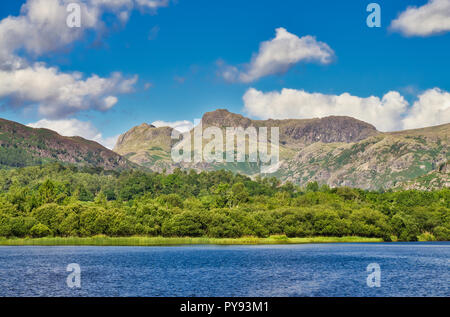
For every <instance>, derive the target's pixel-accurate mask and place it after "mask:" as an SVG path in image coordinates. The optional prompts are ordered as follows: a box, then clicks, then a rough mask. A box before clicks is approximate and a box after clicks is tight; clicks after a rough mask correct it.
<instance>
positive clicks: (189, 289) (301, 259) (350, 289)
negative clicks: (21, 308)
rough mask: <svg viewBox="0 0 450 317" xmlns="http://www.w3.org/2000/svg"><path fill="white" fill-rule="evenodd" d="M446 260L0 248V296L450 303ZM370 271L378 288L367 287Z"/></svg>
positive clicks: (272, 249)
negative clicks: (375, 271)
mask: <svg viewBox="0 0 450 317" xmlns="http://www.w3.org/2000/svg"><path fill="white" fill-rule="evenodd" d="M449 260H450V243H447V242H443V243H377V244H362V243H361V244H308V245H276V246H182V247H63V246H55V247H38V246H21V247H0V296H449V295H450V290H449V284H450V261H449ZM69 263H78V264H79V265H80V268H81V288H79V289H77V288H69V287H68V286H67V284H66V278H67V276H68V274H69V273H68V272H66V267H67V265H68V264H69ZM370 263H378V264H379V265H380V268H381V276H380V277H381V278H380V287H368V286H367V282H366V279H367V276H368V274H369V273H368V272H367V271H366V268H367V265H368V264H370Z"/></svg>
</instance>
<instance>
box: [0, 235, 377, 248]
mask: <svg viewBox="0 0 450 317" xmlns="http://www.w3.org/2000/svg"><path fill="white" fill-rule="evenodd" d="M382 241H383V240H382V239H379V238H364V237H355V236H349V237H310V238H288V237H286V236H270V237H269V238H258V237H242V238H208V237H201V238H189V237H185V238H165V237H142V236H133V237H107V236H94V237H87V238H80V237H64V238H62V237H47V238H10V239H7V238H0V245H3V246H5V245H93V246H171V245H194V244H213V245H256V244H302V243H337V242H382Z"/></svg>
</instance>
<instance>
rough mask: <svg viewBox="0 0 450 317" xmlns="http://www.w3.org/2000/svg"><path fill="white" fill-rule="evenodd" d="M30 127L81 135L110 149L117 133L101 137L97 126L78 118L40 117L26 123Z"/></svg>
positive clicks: (114, 142)
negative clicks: (51, 118)
mask: <svg viewBox="0 0 450 317" xmlns="http://www.w3.org/2000/svg"><path fill="white" fill-rule="evenodd" d="M27 125H28V126H29V127H32V128H45V129H50V130H53V131H56V132H58V133H59V134H61V135H63V136H81V137H83V138H85V139H88V140H93V141H95V142H98V143H100V144H102V145H103V146H105V147H107V148H108V149H112V148H113V147H114V145H115V144H116V141H117V138H118V137H119V135H115V136H112V137H107V138H105V137H103V135H102V133H100V132H99V131H98V130H97V128H96V127H95V126H94V125H93V124H92V123H91V122H89V121H80V120H78V119H65V120H48V119H42V120H39V121H37V122H34V123H29V124H27Z"/></svg>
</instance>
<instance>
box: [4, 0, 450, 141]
mask: <svg viewBox="0 0 450 317" xmlns="http://www.w3.org/2000/svg"><path fill="white" fill-rule="evenodd" d="M39 1H42V0H28V3H29V5H31V4H33V3H32V2H36V5H37V4H38V3H37V2H39ZM91 1H93V2H95V0H89V1H88V5H92V6H93V4H91ZM127 1H129V2H130V3H131V2H133V0H123V2H124V3H125V2H127ZM148 1H149V3H150V2H151V0H148ZM25 2H26V1H2V2H1V4H0V19H5V18H7V17H8V16H14V17H19V16H22V17H23V16H27V14H26V12H25V11H22V13H21V12H20V8H21V6H22V5H23V4H25ZM72 2H75V1H72ZM370 2H371V1H361V0H359V1H357V0H352V1H333V0H329V1H298V0H292V1H288V0H283V1H277V2H274V1H268V0H258V1H253V0H248V1H242V0H239V1H238V0H227V1H210V0H196V1H187V0H177V1H176V2H175V1H166V0H154V2H153V4H154V3H157V4H158V5H157V6H158V8H157V9H154V8H150V7H148V8H141V7H138V6H137V5H136V4H134V5H133V4H132V5H133V7H129V6H128V7H126V9H124V8H125V7H124V8H121V9H120V10H119V9H117V8H102V9H101V10H103V11H101V12H102V13H101V14H100V15H99V16H98V21H97V22H96V23H98V24H96V25H95V26H93V27H91V28H88V29H86V30H84V29H83V25H82V28H81V29H82V30H81V33H80V34H81V35H79V36H74V39H71V40H69V41H68V42H67V43H61V44H58V45H56V44H55V45H49V46H48V47H47V46H46V47H45V49H37V48H36V45H37V44H35V43H32V44H30V45H28V46H27V45H26V44H23V43H26V42H27V41H31V40H30V39H29V38H24V39H23V40H22V41H23V43H22V42H20V41H19V40H18V42H19V43H15V44H14V45H12V44H10V43H9V42H8V41H7V40H2V39H1V38H0V50H2V46H3V47H6V48H5V49H3V50H4V51H7V52H8V53H11V54H10V55H12V56H18V57H19V58H21V59H24V60H25V63H26V64H27V65H28V66H30V65H34V63H37V62H39V63H44V64H43V65H45V67H47V68H55V69H56V70H57V72H58V74H65V73H67V74H72V73H73V72H80V73H81V75H80V76H81V79H82V80H85V79H87V78H89V77H91V76H94V75H95V76H98V77H100V78H111V76H112V75H111V74H112V73H114V72H120V73H121V76H122V77H121V79H119V80H126V79H130V80H131V79H133V78H135V79H136V81H135V82H133V83H132V84H130V88H129V89H124V91H123V92H120V93H116V92H115V91H114V90H115V89H117V88H116V86H114V87H113V88H111V90H108V91H107V92H105V95H104V96H103V95H102V97H101V98H103V97H107V96H109V95H112V96H114V97H116V98H117V102H115V103H114V105H113V106H111V107H110V108H108V109H105V108H104V107H103V106H98V105H95V106H90V105H89V103H90V102H92V103H94V104H95V103H97V99H98V98H100V97H98V96H95V97H93V98H91V97H89V96H87V97H86V96H85V95H83V96H85V97H86V100H83V106H82V107H81V108H80V109H81V110H75V111H72V110H70V111H66V109H65V108H64V105H63V104H61V103H63V102H64V101H61V100H63V99H61V98H59V97H58V101H54V100H53V99H51V101H49V100H50V99H49V98H50V97H48V98H47V97H42V98H41V97H35V96H34V94H33V93H32V92H29V91H27V92H26V93H24V92H22V91H21V90H20V89H21V88H8V89H6V88H5V89H3V91H2V89H1V86H2V85H8V83H6V82H3V83H2V80H4V81H6V80H8V78H10V77H8V76H10V75H11V72H12V71H11V70H9V69H8V70H5V72H9V73H7V74H5V76H0V104H1V105H2V106H1V108H0V117H2V118H6V119H10V120H14V121H18V122H21V123H24V124H29V123H35V122H38V121H40V120H43V119H45V120H47V121H46V122H47V126H48V127H50V128H52V127H55V129H57V128H56V127H57V126H54V125H51V123H50V122H52V121H57V120H60V121H61V120H70V119H72V120H73V119H76V120H78V121H81V122H87V123H89V127H88V128H89V129H94V130H95V133H93V134H92V135H84V136H86V137H90V138H92V139H96V140H98V141H101V142H103V143H104V144H105V142H106V141H105V140H106V139H107V138H108V137H114V136H117V135H118V134H120V133H123V132H125V131H127V130H128V129H130V128H131V127H133V126H135V125H138V124H141V123H142V122H148V123H151V122H154V121H156V120H163V121H167V122H174V121H178V120H190V121H192V120H193V119H194V118H199V117H201V115H202V114H203V113H204V112H206V111H212V110H214V109H217V108H227V109H228V110H230V111H233V112H238V113H242V114H246V115H249V116H251V117H253V118H265V117H266V114H270V115H271V116H272V117H279V118H283V117H308V116H322V115H328V114H348V115H353V116H358V114H359V113H361V115H360V119H364V120H366V121H369V122H370V121H371V120H372V119H371V118H372V117H370V116H369V115H367V116H366V115H365V114H364V113H365V112H366V111H365V109H366V108H364V107H372V106H373V107H379V108H380V109H381V110H379V111H383V115H386V116H390V118H392V120H391V121H392V122H391V123H389V124H386V125H385V126H383V122H381V123H378V122H379V121H377V120H380V119H379V118H380V117H382V115H379V113H380V112H377V111H378V110H377V111H373V114H372V116H373V120H372V122H370V123H373V124H375V125H376V126H377V128H379V129H381V130H398V129H401V128H415V127H420V126H427V125H434V124H440V123H447V122H448V121H449V111H450V108H449V107H450V106H449V105H448V104H449V103H450V97H449V96H450V95H449V94H448V93H447V92H448V91H450V76H449V75H448V72H449V69H450V32H448V31H449V30H447V29H445V27H444V29H439V28H438V29H432V30H426V29H424V28H425V26H422V25H421V23H422V22H423V21H417V19H415V16H414V12H406V10H407V8H408V6H416V7H417V8H419V9H420V8H422V10H424V11H425V13H427V14H429V15H430V19H431V18H434V16H433V15H434V14H436V13H435V12H434V11H433V8H432V7H431V9H430V5H433V4H432V3H430V2H429V1H425V0H421V1H392V0H389V1H377V3H378V4H380V7H381V27H380V28H376V27H375V28H369V27H368V26H367V25H366V18H367V16H368V15H369V12H366V6H367V5H368V4H369V3H370ZM435 2H440V3H438V4H439V5H443V6H444V8H447V4H448V2H449V0H435ZM52 3H55V4H59V5H63V4H65V1H64V0H60V1H58V0H52V1H48V5H49V6H51V5H52ZM427 5H428V7H426V6H427ZM434 5H437V4H434ZM424 6H425V7H424ZM149 8H150V9H149ZM124 11H125V12H127V13H128V14H129V15H130V16H129V18H128V19H127V20H126V21H121V20H120V19H119V18H118V14H119V13H120V12H124ZM440 11H441V12H442V10H440ZM36 12H38V13H33V14H43V15H45V13H42V10H41V11H36ZM401 13H404V14H410V15H411V17H409V18H408V17H406V16H405V19H404V21H403V20H402V21H400V22H401V23H400V24H399V25H400V26H399V27H397V28H393V27H390V26H391V24H392V21H393V20H395V19H397V18H398V17H399V15H400V14H401ZM445 14H447V16H446V15H445ZM28 15H31V13H30V14H28ZM442 15H443V17H442V16H441V17H440V18H442V19H444V20H443V21H444V23H440V25H442V24H444V25H445V23H446V22H448V21H449V20H450V4H449V5H448V10H447V11H445V10H444V13H443V14H442ZM407 18H408V19H407ZM31 20H32V19H29V20H27V21H28V22H24V23H33V22H29V21H31ZM82 22H83V17H82ZM2 23H3V24H6V22H5V21H2ZM2 23H0V35H1V34H2ZM55 23H59V22H58V21H56V22H55ZM100 23H105V27H98V25H99V24H100ZM409 24H412V25H409ZM55 25H57V24H55ZM3 26H5V25H3ZM37 27H39V25H38V26H37ZM62 28H64V26H62ZM277 28H283V29H284V30H286V32H288V33H289V34H291V35H292V40H293V41H294V42H295V41H297V39H296V37H298V38H299V39H300V38H302V37H304V36H307V35H310V36H313V37H315V40H316V41H317V42H319V43H324V45H327V46H328V47H329V48H330V50H331V51H332V54H331V55H332V56H331V57H330V58H331V60H330V61H329V62H321V61H319V60H317V59H315V57H312V56H310V58H309V59H305V60H303V59H299V61H295V62H290V63H288V64H283V62H282V63H281V66H280V69H279V70H276V69H275V67H273V68H274V69H275V70H273V71H272V72H271V73H270V72H269V74H267V75H263V76H261V77H258V78H256V79H252V80H251V81H242V80H239V79H234V80H226V79H225V78H224V77H223V71H224V69H227V68H228V67H230V69H231V68H234V69H235V70H237V72H238V73H239V72H240V73H245V71H246V69H249V68H251V67H252V66H251V65H250V64H251V60H252V56H257V55H258V52H261V51H260V45H261V43H263V42H268V41H271V40H273V39H274V38H275V34H276V29H277ZM5 29H6V27H5ZM449 29H450V27H449ZM3 32H6V31H3ZM46 32H47V33H49V32H48V30H47V29H43V30H41V32H40V34H38V35H37V36H42V39H40V41H47V40H48V41H50V42H52V41H58V40H59V38H58V37H56V38H55V37H51V36H50V35H49V36H48V38H47V37H46V34H47V33H46ZM64 32H66V31H64ZM408 32H409V33H408ZM17 34H21V33H20V32H19V31H17ZM31 36H32V35H31ZM69 36H72V35H70V34H69ZM15 37H16V38H20V36H19V35H15ZM61 40H62V41H64V40H65V39H63V38H62V37H61ZM22 44H23V45H22ZM53 44H54V43H53ZM8 45H9V46H8ZM33 45H35V46H33ZM278 49H283V47H280V48H278V47H275V46H274V50H275V51H277V50H278ZM8 56H9V55H7V57H3V59H4V60H8V58H9V59H11V58H12V57H8ZM0 58H1V57H0ZM297 59H298V58H297ZM0 61H1V60H0ZM3 62H4V61H3ZM267 65H269V66H267V67H270V65H273V64H270V61H269V64H267ZM283 65H284V66H285V67H283ZM286 65H287V66H286ZM28 66H27V67H28ZM24 67H25V66H24ZM135 76H136V77H135ZM117 85H119V84H117ZM252 88H253V90H252V91H251V93H249V89H252ZM284 88H287V89H290V90H291V91H290V93H291V94H289V96H291V97H289V96H288V92H289V91H287V90H286V91H285V92H282V91H283V89H284ZM37 89H39V88H37ZM48 89H52V88H48ZM54 89H61V87H59V86H58V87H55V88H54ZM433 89H434V90H433ZM301 91H304V92H306V93H307V95H306V96H304V95H302V94H301V93H299V92H301ZM391 91H395V92H396V93H398V94H399V96H398V95H395V96H394V95H393V96H390V97H389V98H387V99H389V100H388V101H386V102H385V103H384V104H383V101H382V98H383V96H385V95H386V94H387V93H389V92H391ZM271 92H274V93H277V94H278V95H277V96H269V94H270V93H271ZM285 93H286V94H285ZM314 93H318V94H320V96H310V95H309V94H314ZM344 93H348V95H350V96H353V97H354V99H351V98H350V97H348V96H342V94H344ZM246 94H247V97H248V98H247V101H244V99H243V98H244V96H245V95H246ZM25 95H26V96H25ZM336 96H341V97H339V98H337V97H336ZM371 96H373V97H377V98H378V99H379V100H378V101H377V100H372V99H370V97H371ZM421 96H422V97H423V99H424V101H423V102H421V103H420V104H419V101H420V97H421ZM391 97H392V98H391ZM51 98H53V97H51ZM55 98H56V97H55ZM348 98H350V99H348ZM367 98H369V99H367ZM402 98H403V99H402ZM17 99H19V101H17ZM46 102H50V103H52V107H62V108H61V111H59V110H58V111H56V112H48V111H40V110H39V109H40V108H39V107H46V105H44V104H45V103H46ZM346 102H348V103H349V105H348V106H342V103H346ZM322 103H326V104H327V105H328V106H327V107H324V108H323V109H322V108H321V106H322ZM328 103H329V104H328ZM353 103H355V106H354V107H356V108H358V107H359V108H358V109H359V110H353V109H352V108H351V107H352V105H353ZM378 103H379V104H380V105H378ZM399 103H400V104H401V105H399ZM430 104H431V105H430ZM383 105H384V106H385V107H391V106H392V107H397V108H396V110H393V111H392V112H389V111H388V112H387V113H386V112H385V111H384V110H383V109H382V106H383ZM102 107H103V108H102ZM267 107H271V109H270V111H268V109H267ZM302 107H303V108H302ZM402 107H403V108H402ZM413 107H415V108H414V110H411V109H412V108H413ZM47 108H48V107H47ZM47 108H46V109H47ZM272 108H273V109H272ZM297 108H299V109H300V108H302V110H298V109H297ZM400 108H401V110H399V109H400ZM77 109H78V108H77ZM293 109H294V110H293ZM308 109H310V110H308ZM333 109H335V110H333ZM319 110H320V111H319ZM52 111H53V110H52ZM327 111H329V113H327ZM347 112H348V113H347ZM369 112H370V110H369V111H367V113H369ZM412 112H414V113H412ZM437 113H439V115H435V114H437ZM430 114H431V117H433V116H434V115H435V117H436V118H434V119H430ZM376 117H378V119H377V118H376ZM423 117H426V118H425V119H421V118H423ZM404 119H405V120H406V121H405V122H403V123H401V120H404ZM384 121H386V120H384ZM73 122H75V121H72V123H73ZM397 122H398V124H397ZM41 123H42V122H41ZM41 125H42V124H41ZM58 127H60V129H61V125H60V126H58ZM86 127H87V126H86ZM57 130H58V129H57ZM69 130H70V129H69ZM75 131H77V130H76V129H75ZM58 132H60V133H62V134H64V131H58ZM66 134H70V133H69V132H67V133H66ZM100 134H101V136H99V135H100ZM109 142H110V143H111V140H110V141H109Z"/></svg>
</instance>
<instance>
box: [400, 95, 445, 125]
mask: <svg viewBox="0 0 450 317" xmlns="http://www.w3.org/2000/svg"><path fill="white" fill-rule="evenodd" d="M449 122H450V93H448V92H446V91H442V90H440V89H439V88H434V89H429V90H427V91H425V92H424V93H423V94H421V95H419V97H418V100H417V101H415V102H414V103H413V105H412V107H411V109H410V111H409V113H408V116H407V117H405V119H404V120H403V127H404V128H405V129H414V128H421V127H427V126H433V125H439V124H444V123H449Z"/></svg>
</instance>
